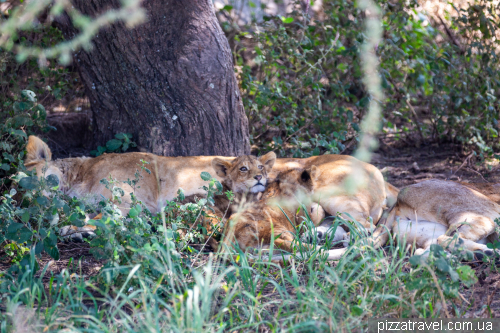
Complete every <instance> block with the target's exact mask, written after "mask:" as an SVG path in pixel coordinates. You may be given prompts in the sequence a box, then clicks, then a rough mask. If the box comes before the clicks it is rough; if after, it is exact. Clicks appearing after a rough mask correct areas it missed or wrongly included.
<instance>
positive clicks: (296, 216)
mask: <svg viewBox="0 0 500 333" xmlns="http://www.w3.org/2000/svg"><path fill="white" fill-rule="evenodd" d="M319 175H320V173H319V172H318V169H317V168H316V167H315V166H313V167H312V168H311V169H309V170H303V169H292V170H287V171H284V172H281V173H280V174H279V175H278V177H277V179H276V180H275V181H273V182H272V183H271V184H269V186H268V188H267V189H266V190H265V192H264V193H263V198H262V200H259V201H256V202H253V203H250V204H248V205H247V206H245V207H243V208H242V209H241V210H240V211H238V212H237V213H235V214H233V215H232V216H231V217H230V218H229V222H228V226H227V227H226V230H225V233H224V244H225V245H226V246H227V247H231V246H232V244H233V243H238V245H239V247H240V248H241V249H242V250H243V251H245V250H246V249H248V248H260V247H262V246H263V247H264V248H266V247H268V246H269V245H270V244H271V240H272V239H273V236H274V238H275V240H274V244H275V246H276V247H277V248H280V249H283V250H286V251H289V252H291V251H292V247H293V240H294V236H293V235H294V234H295V228H296V227H297V226H298V224H300V223H301V222H302V220H303V218H304V217H305V212H304V211H303V210H302V209H300V210H299V207H300V203H299V201H298V200H297V195H299V193H300V192H302V193H305V194H307V193H310V192H311V191H312V188H313V180H314V178H313V177H318V176H319ZM297 180H298V181H297ZM311 205H313V204H312V203H309V205H308V206H309V208H308V211H309V213H310V215H311V218H312V219H313V220H314V221H315V223H318V222H319V221H321V220H322V219H323V217H324V211H323V210H322V209H321V207H319V206H317V205H313V208H312V210H311ZM297 211H299V212H298V213H297ZM306 246H308V247H310V246H309V245H306Z"/></svg>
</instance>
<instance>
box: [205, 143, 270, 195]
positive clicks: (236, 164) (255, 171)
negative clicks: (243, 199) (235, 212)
mask: <svg viewBox="0 0 500 333" xmlns="http://www.w3.org/2000/svg"><path fill="white" fill-rule="evenodd" d="M275 161H276V154H275V153H273V152H269V153H267V154H265V155H263V156H260V157H255V156H251V155H243V156H240V157H237V158H236V159H234V160H232V161H224V160H222V159H220V158H214V159H213V161H212V167H213V168H214V170H215V172H216V173H217V175H218V176H219V177H221V178H222V179H223V181H224V182H225V183H226V185H227V186H228V187H229V188H230V189H231V190H232V191H233V192H235V193H248V192H250V193H258V192H263V191H264V190H265V189H266V184H267V180H268V173H269V172H270V171H271V169H272V167H273V165H274V162H275Z"/></svg>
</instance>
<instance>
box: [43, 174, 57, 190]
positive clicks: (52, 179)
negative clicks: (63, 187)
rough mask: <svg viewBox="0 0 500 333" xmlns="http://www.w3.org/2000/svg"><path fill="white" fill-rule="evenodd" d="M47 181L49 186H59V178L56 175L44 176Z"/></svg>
mask: <svg viewBox="0 0 500 333" xmlns="http://www.w3.org/2000/svg"><path fill="white" fill-rule="evenodd" d="M45 179H46V181H47V185H48V186H49V187H50V188H54V187H56V186H59V178H58V177H57V176H56V175H48V176H47V178H45Z"/></svg>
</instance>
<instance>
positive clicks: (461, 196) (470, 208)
mask: <svg viewBox="0 0 500 333" xmlns="http://www.w3.org/2000/svg"><path fill="white" fill-rule="evenodd" d="M497 188H498V187H496V186H495V185H480V184H461V183H455V182H450V181H442V180H428V181H424V182H421V183H418V184H414V185H411V186H408V187H406V188H404V189H402V190H401V191H400V192H399V196H398V199H397V203H396V205H395V207H394V208H393V210H392V211H391V213H390V214H389V216H388V218H387V221H386V223H383V224H381V225H380V226H379V227H378V228H377V230H376V231H375V233H374V235H373V242H374V245H375V246H381V245H383V244H384V243H385V242H386V241H387V240H388V237H389V235H388V233H387V230H389V231H392V232H393V233H395V234H396V235H399V236H400V237H403V236H404V237H407V241H408V242H410V243H411V242H413V241H415V243H416V245H417V248H419V249H421V251H419V252H417V253H422V250H427V249H428V248H429V247H430V245H431V244H440V245H441V246H443V247H444V248H448V247H453V246H455V240H457V239H461V240H462V241H463V246H464V247H465V248H466V249H468V250H471V251H482V252H485V253H487V254H492V251H491V250H489V249H488V248H487V247H486V245H485V243H486V239H487V238H488V237H491V236H493V237H495V236H496V233H495V222H494V220H495V219H496V218H498V217H500V205H498V204H497V203H496V202H495V201H497V200H495V201H493V200H491V199H495V198H497V196H498V194H499V191H498V190H496V189H497ZM495 190H496V191H497V192H495ZM481 191H484V192H485V194H483V193H481ZM497 202H498V201H497ZM398 221H399V222H398ZM419 223H420V225H419ZM436 224H437V225H436Z"/></svg>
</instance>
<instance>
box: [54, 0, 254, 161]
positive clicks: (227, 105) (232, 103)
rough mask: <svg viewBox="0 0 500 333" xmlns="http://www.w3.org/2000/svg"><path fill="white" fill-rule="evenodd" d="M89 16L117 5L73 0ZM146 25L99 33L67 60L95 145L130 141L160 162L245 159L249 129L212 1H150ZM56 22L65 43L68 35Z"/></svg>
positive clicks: (67, 27)
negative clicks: (120, 136) (88, 111)
mask: <svg viewBox="0 0 500 333" xmlns="http://www.w3.org/2000/svg"><path fill="white" fill-rule="evenodd" d="M73 4H74V5H75V6H76V7H77V8H78V9H79V10H80V11H81V12H83V13H84V14H86V15H89V16H94V15H95V14H96V13H99V12H101V11H103V10H106V9H107V8H110V7H114V6H117V5H118V1H117V0H73ZM143 6H144V8H145V9H146V11H147V15H148V18H147V22H145V23H143V24H141V25H140V26H138V27H136V28H133V29H128V28H127V27H125V25H124V24H122V23H118V24H114V25H112V26H110V27H108V28H106V29H104V30H103V31H100V32H99V33H98V35H97V36H96V37H95V38H94V40H93V42H92V43H93V48H92V50H90V51H84V50H82V51H78V52H76V54H75V55H74V63H75V64H76V65H77V67H78V70H79V72H80V76H81V78H82V80H83V83H84V84H85V86H86V89H87V96H88V97H89V99H90V103H91V108H92V113H93V123H92V127H93V134H94V140H95V142H94V144H101V145H103V144H104V143H105V142H106V141H107V140H109V139H111V138H112V137H113V135H114V134H115V133H119V132H125V133H132V134H133V136H134V140H135V141H136V142H137V144H138V147H139V149H140V150H141V151H148V152H152V153H155V154H159V155H165V156H177V155H238V154H247V153H249V150H250V148H249V137H248V121H247V118H246V115H245V112H244V109H243V104H242V101H241V95H240V92H239V88H238V84H237V81H236V77H235V74H234V68H233V60H232V55H231V50H230V48H229V44H228V42H227V39H226V37H225V36H224V33H223V32H222V29H221V28H220V26H219V23H218V21H217V19H216V17H215V14H214V12H213V7H212V1H211V0H168V1H165V0H149V1H144V2H143ZM68 22H69V21H68V20H67V19H66V20H62V21H60V23H59V25H60V26H61V28H62V30H63V32H64V34H65V37H66V38H67V39H70V38H72V36H73V35H74V34H75V30H74V28H73V27H72V26H71V24H69V23H68Z"/></svg>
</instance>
